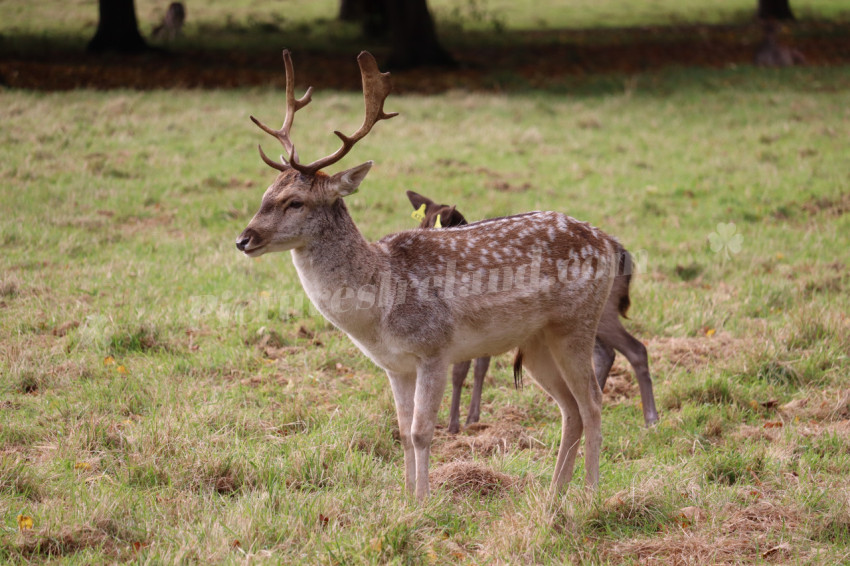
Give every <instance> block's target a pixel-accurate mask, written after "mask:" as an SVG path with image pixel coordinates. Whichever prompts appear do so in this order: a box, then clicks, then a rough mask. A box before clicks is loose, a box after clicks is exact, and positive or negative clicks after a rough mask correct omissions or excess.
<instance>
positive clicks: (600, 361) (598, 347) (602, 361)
mask: <svg viewBox="0 0 850 566" xmlns="http://www.w3.org/2000/svg"><path fill="white" fill-rule="evenodd" d="M613 365H614V348H612V347H611V346H609V345H608V344H606V343H605V342H603V341H601V340H600V339H599V337H598V336H597V337H596V343H595V344H594V345H593V370H594V371H595V372H596V382H597V383H598V384H599V389H600V390H604V389H605V383H606V382H607V381H608V374H609V373H610V372H611V366H613Z"/></svg>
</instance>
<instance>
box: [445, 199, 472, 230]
mask: <svg viewBox="0 0 850 566" xmlns="http://www.w3.org/2000/svg"><path fill="white" fill-rule="evenodd" d="M440 216H441V217H442V222H443V226H445V227H447V228H448V227H449V226H463V225H464V224H467V221H466V218H464V217H463V214H461V213H460V212H458V211H457V209H456V208H455V205H452V206H451V207H449V208H444V209H443V210H441V211H440Z"/></svg>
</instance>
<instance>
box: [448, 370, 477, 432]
mask: <svg viewBox="0 0 850 566" xmlns="http://www.w3.org/2000/svg"><path fill="white" fill-rule="evenodd" d="M470 365H472V361H466V362H461V363H459V364H455V365H454V366H453V367H452V408H451V411H450V412H449V434H457V433H458V431H460V392H461V389H463V382H464V381H466V374H467V373H469V366H470ZM476 369H477V366H476ZM472 399H473V401H474V400H475V393H474V392H473V397H472ZM468 422H469V421H467V423H468Z"/></svg>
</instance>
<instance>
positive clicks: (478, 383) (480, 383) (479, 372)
mask: <svg viewBox="0 0 850 566" xmlns="http://www.w3.org/2000/svg"><path fill="white" fill-rule="evenodd" d="M489 367H490V358H489V357H486V358H476V360H475V378H474V379H475V381H473V382H472V399H471V400H470V401H469V414H468V415H467V416H466V424H472V423H477V422H478V419H480V418H481V389H482V388H483V387H484V377H485V376H486V375H487V370H488V369H489Z"/></svg>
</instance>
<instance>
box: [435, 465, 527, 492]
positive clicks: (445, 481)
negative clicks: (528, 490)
mask: <svg viewBox="0 0 850 566" xmlns="http://www.w3.org/2000/svg"><path fill="white" fill-rule="evenodd" d="M429 476H430V478H429V479H430V480H431V487H432V488H435V487H442V488H444V489H446V490H447V491H449V492H451V493H452V495H454V496H455V497H458V498H463V497H467V496H469V495H479V496H488V495H500V494H502V493H504V492H506V491H508V490H510V489H513V488H520V487H521V486H522V482H521V481H520V479H519V478H517V477H514V476H510V475H508V474H503V473H502V472H497V471H495V470H493V469H492V468H490V467H488V466H485V465H484V464H481V463H479V462H460V461H456V462H449V463H447V464H442V465H440V466H437V467H435V468H433V469H432V470H431V473H430V474H429Z"/></svg>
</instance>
